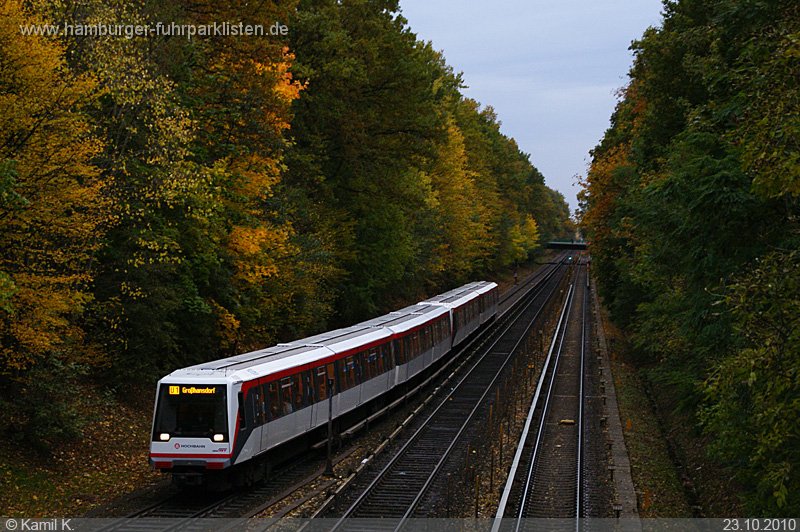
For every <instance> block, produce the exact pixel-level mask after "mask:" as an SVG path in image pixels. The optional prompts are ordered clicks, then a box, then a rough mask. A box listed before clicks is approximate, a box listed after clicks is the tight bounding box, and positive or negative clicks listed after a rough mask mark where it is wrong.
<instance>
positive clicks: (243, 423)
mask: <svg viewBox="0 0 800 532" xmlns="http://www.w3.org/2000/svg"><path fill="white" fill-rule="evenodd" d="M237 399H238V401H239V430H244V429H246V428H247V419H246V418H245V415H244V394H243V393H242V392H239V395H238V396H237Z"/></svg>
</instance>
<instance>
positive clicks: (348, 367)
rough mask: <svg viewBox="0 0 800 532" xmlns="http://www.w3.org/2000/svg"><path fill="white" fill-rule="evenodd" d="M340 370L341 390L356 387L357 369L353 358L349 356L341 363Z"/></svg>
mask: <svg viewBox="0 0 800 532" xmlns="http://www.w3.org/2000/svg"><path fill="white" fill-rule="evenodd" d="M339 368H340V369H339V390H340V391H345V390H349V389H350V388H352V387H353V386H355V385H356V375H355V373H356V372H355V369H356V368H355V362H354V361H353V357H351V356H349V357H347V358H346V359H344V360H341V361H339Z"/></svg>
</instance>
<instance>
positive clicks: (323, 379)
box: [314, 366, 328, 401]
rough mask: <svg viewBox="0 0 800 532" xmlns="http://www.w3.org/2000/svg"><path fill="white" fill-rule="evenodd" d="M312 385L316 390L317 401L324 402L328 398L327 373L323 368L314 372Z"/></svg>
mask: <svg viewBox="0 0 800 532" xmlns="http://www.w3.org/2000/svg"><path fill="white" fill-rule="evenodd" d="M314 385H315V387H316V390H317V401H324V400H325V399H327V398H328V373H327V371H326V370H325V366H320V367H318V368H317V369H315V370H314Z"/></svg>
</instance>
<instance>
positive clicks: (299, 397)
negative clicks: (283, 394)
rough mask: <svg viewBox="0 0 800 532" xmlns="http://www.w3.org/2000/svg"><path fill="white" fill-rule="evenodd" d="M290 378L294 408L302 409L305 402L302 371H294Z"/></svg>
mask: <svg viewBox="0 0 800 532" xmlns="http://www.w3.org/2000/svg"><path fill="white" fill-rule="evenodd" d="M291 379H292V388H293V391H294V410H295V411H297V410H301V409H303V408H304V407H305V406H306V404H305V400H306V393H307V391H306V387H305V386H304V385H303V384H304V383H303V375H302V373H295V374H294V375H292V376H291Z"/></svg>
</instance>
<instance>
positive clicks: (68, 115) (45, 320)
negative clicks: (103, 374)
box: [0, 0, 114, 444]
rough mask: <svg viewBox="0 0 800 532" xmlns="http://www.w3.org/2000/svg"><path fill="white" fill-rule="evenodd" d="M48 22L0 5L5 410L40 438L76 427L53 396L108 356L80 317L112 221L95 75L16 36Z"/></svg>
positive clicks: (58, 49) (37, 39)
mask: <svg viewBox="0 0 800 532" xmlns="http://www.w3.org/2000/svg"><path fill="white" fill-rule="evenodd" d="M45 22H46V20H45V19H43V18H41V17H38V16H36V15H34V14H32V13H31V12H29V11H27V10H26V9H24V7H23V5H22V2H18V1H15V0H10V1H7V2H3V3H2V4H0V58H2V59H0V87H1V88H0V135H2V142H0V241H2V244H1V245H0V249H2V253H0V360H2V363H1V364H0V368H2V370H1V371H0V379H2V381H3V382H4V385H3V387H2V401H3V403H4V408H3V415H2V419H3V424H4V425H7V424H10V425H11V426H12V427H14V428H16V429H17V430H20V432H21V433H23V434H24V435H25V436H27V437H28V438H29V439H30V440H31V441H33V442H34V443H37V444H46V443H47V442H52V441H54V440H57V439H58V438H59V437H60V436H62V435H65V434H68V433H71V432H72V431H74V429H75V427H74V426H73V425H72V424H71V422H70V419H69V418H70V417H71V416H72V414H71V413H70V412H69V411H68V410H66V409H65V408H62V406H63V401H61V400H60V399H58V398H57V397H55V398H54V397H51V396H50V393H51V392H52V387H53V386H54V385H55V383H61V384H65V383H68V382H70V378H72V377H73V376H74V374H75V371H74V369H75V368H76V367H78V366H84V367H85V366H87V365H93V364H97V363H98V361H99V360H100V359H101V358H102V353H98V351H97V350H96V349H94V348H93V347H92V344H91V342H87V341H86V340H87V339H86V338H85V335H84V331H83V330H82V328H81V327H80V319H81V316H82V314H83V313H84V312H85V310H86V308H87V306H88V305H89V304H90V302H91V301H92V290H91V289H92V281H93V277H94V270H93V267H92V266H93V264H92V262H93V261H94V260H96V254H97V251H98V248H99V246H100V244H101V241H102V240H101V238H102V235H103V232H104V230H105V229H107V228H108V227H109V225H111V224H113V222H114V217H113V215H112V214H111V209H110V202H109V201H108V200H107V199H106V198H105V197H104V196H103V195H102V193H101V189H102V186H103V184H104V183H103V181H102V180H101V179H100V171H99V170H98V168H97V167H96V166H94V165H93V164H92V161H93V159H94V158H95V157H96V156H97V155H98V154H99V153H100V152H101V150H102V149H103V143H102V142H101V140H100V139H98V137H97V136H96V135H95V134H94V132H93V129H92V127H91V125H90V120H89V118H88V117H87V115H86V113H85V111H86V109H87V108H89V107H90V106H92V105H93V104H94V102H95V101H96V100H97V98H98V95H99V93H98V90H97V84H96V81H95V80H94V79H93V77H92V76H89V75H75V74H73V73H71V72H70V71H69V69H68V68H67V65H66V63H65V59H64V56H65V49H64V47H63V46H62V45H61V44H60V43H58V42H56V41H53V40H51V39H48V38H45V37H41V36H23V35H21V34H20V26H23V25H30V24H43V23H45ZM43 401H44V404H42V403H43ZM9 403H11V404H10V405H9Z"/></svg>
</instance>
